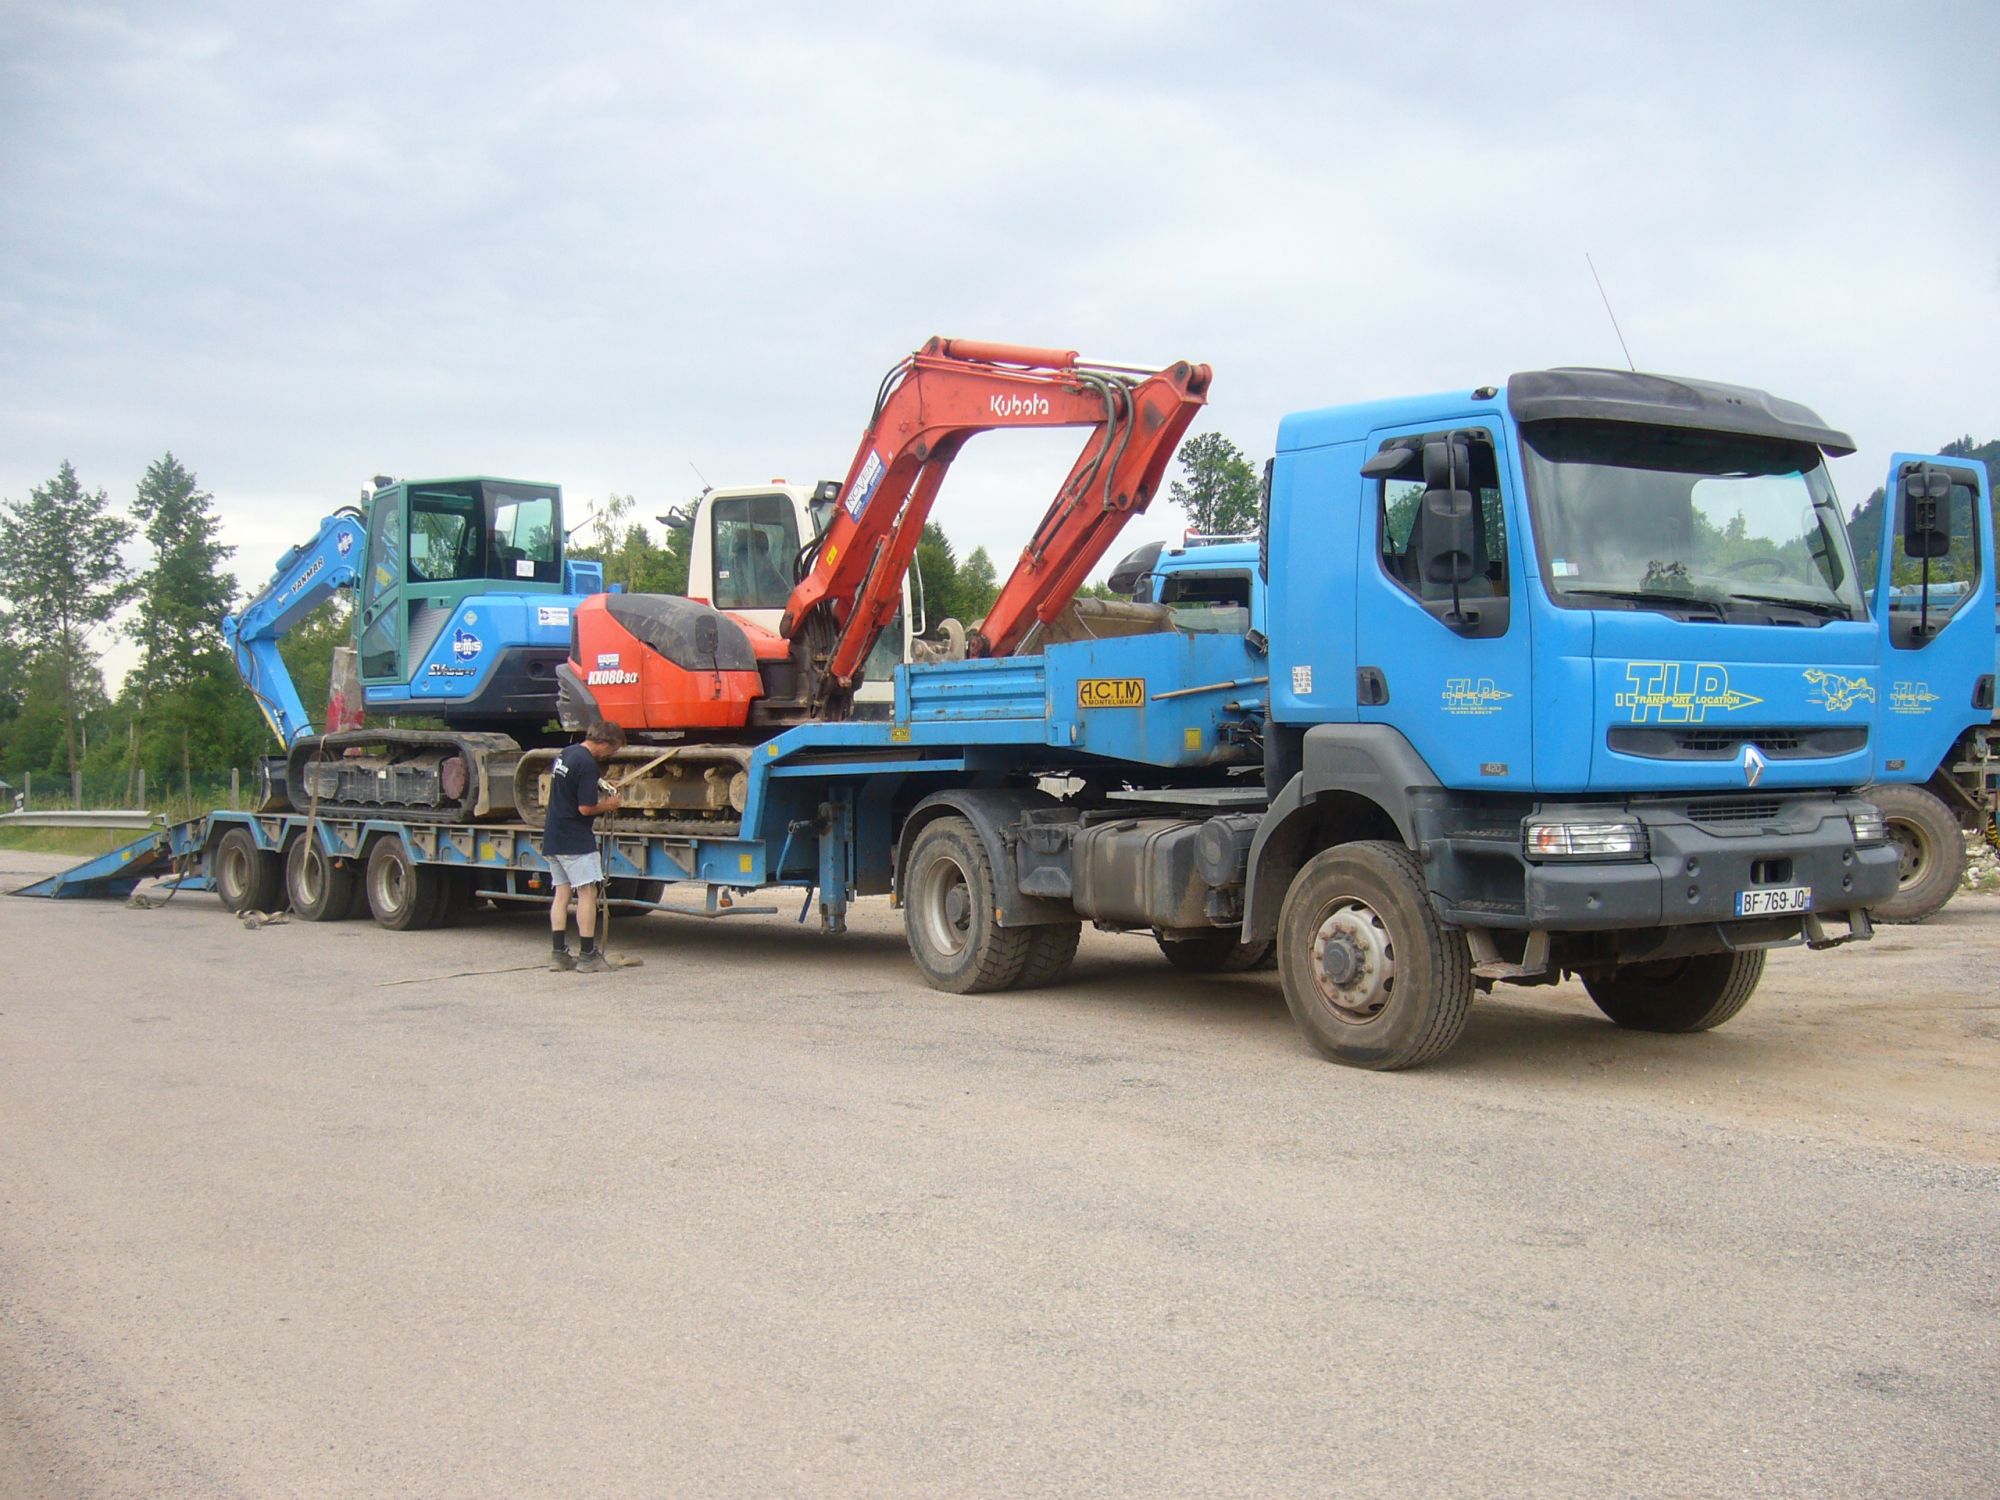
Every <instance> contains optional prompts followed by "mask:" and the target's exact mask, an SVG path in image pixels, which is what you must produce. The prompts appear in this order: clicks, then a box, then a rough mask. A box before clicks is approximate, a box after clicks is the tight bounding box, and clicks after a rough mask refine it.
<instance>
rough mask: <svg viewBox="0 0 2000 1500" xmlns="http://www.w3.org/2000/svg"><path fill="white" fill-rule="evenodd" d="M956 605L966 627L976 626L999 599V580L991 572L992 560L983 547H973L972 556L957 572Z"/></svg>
mask: <svg viewBox="0 0 2000 1500" xmlns="http://www.w3.org/2000/svg"><path fill="white" fill-rule="evenodd" d="M955 593H956V594H957V605H958V608H959V609H960V611H962V613H960V615H959V619H960V620H962V621H964V622H965V624H966V625H967V626H972V625H975V624H977V623H978V622H979V621H981V620H983V619H985V618H986V612H987V611H988V610H989V609H991V608H992V607H993V601H994V600H995V599H997V598H999V597H1000V580H999V579H998V578H997V577H996V576H995V575H994V572H993V559H992V558H990V557H988V556H987V555H986V549H985V548H984V547H974V548H973V549H972V556H970V557H968V558H967V559H966V560H965V564H964V566H963V567H961V568H960V569H959V570H958V587H957V589H956V590H955Z"/></svg>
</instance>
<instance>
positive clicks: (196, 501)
mask: <svg viewBox="0 0 2000 1500" xmlns="http://www.w3.org/2000/svg"><path fill="white" fill-rule="evenodd" d="M214 504H215V497H214V496H213V495H211V494H210V493H209V492H208V491H206V490H204V489H202V488H201V487H200V486H199V484H197V483H196V480H195V476H194V475H193V473H191V472H190V471H189V470H188V469H187V468H186V467H185V466H184V465H183V464H182V463H181V461H180V460H179V459H177V458H175V457H174V456H173V454H171V453H169V454H167V455H166V456H165V457H163V458H161V459H158V460H157V461H155V462H154V463H153V464H152V465H150V466H149V467H148V468H147V470H146V473H145V476H144V477H143V478H142V479H141V480H140V481H139V490H138V493H137V495H135V496H134V498H133V501H132V513H133V514H134V515H135V516H137V517H138V518H139V520H140V522H141V523H142V525H143V526H144V528H145V534H146V540H147V541H148V542H149V543H151V544H152V548H153V561H152V566H150V567H149V568H147V569H146V571H145V572H144V573H142V574H140V575H139V580H138V585H137V588H138V601H139V609H138V613H137V617H136V618H135V619H134V620H133V622H132V624H131V625H130V626H129V627H128V628H127V632H126V633H127V634H128V635H129V636H130V637H131V638H132V640H133V641H135V642H136V643H137V644H138V646H139V665H138V667H137V668H136V669H135V670H134V672H133V674H132V676H133V679H134V680H133V681H131V682H128V683H127V684H126V692H127V695H128V696H131V695H133V694H135V693H136V706H135V713H136V716H137V723H136V725H135V730H134V733H133V735H132V739H131V769H132V770H136V769H137V766H138V761H139V752H140V739H141V736H142V735H143V736H144V737H145V738H146V740H147V741H148V748H149V749H154V748H158V747H160V746H161V742H162V741H165V742H167V743H170V744H171V745H172V746H173V748H175V749H177V750H178V752H179V753H178V755H177V757H176V759H178V761H179V762H180V769H181V775H182V778H183V780H184V781H185V780H188V779H191V778H192V775H193V768H194V762H195V759H196V756H195V740H196V738H197V732H198V731H199V737H200V739H201V740H202V745H201V750H202V754H201V757H200V758H201V759H202V761H203V762H204V763H205V764H208V763H217V762H221V761H223V760H224V759H229V760H233V759H234V756H231V755H228V753H227V752H228V751H230V750H233V749H234V748H236V747H235V746H233V745H227V744H225V743H224V738H225V737H224V736H222V735H220V734H218V733H217V732H216V731H218V730H220V729H222V728H223V725H224V723H226V720H227V717H228V716H227V715H223V716H220V717H219V716H218V715H217V713H216V708H217V706H218V704H219V703H220V702H222V701H225V700H226V697H227V695H228V694H229V692H230V691H232V690H233V689H234V688H235V685H236V673H235V671H234V669H233V668H232V666H231V664H230V661H229V656H228V653H227V652H226V651H225V650H224V649H223V644H222V617H223V616H224V615H226V614H228V613H229V607H230V604H231V601H233V600H234V599H235V597H236V577H235V575H234V574H233V573H226V572H224V571H222V565H223V563H224V562H226V561H227V560H228V559H229V557H230V555H231V554H232V553H233V552H234V551H235V550H236V549H235V548H233V547H225V546H224V545H223V544H222V543H221V541H220V540H218V530H219V523H218V522H217V520H216V517H215V513H214V509H213V507H214ZM151 759H152V760H153V762H154V763H155V764H158V762H159V760H160V757H159V756H157V755H155V756H153V757H151Z"/></svg>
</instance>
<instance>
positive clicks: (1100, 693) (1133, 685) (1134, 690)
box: [1076, 677, 1146, 708]
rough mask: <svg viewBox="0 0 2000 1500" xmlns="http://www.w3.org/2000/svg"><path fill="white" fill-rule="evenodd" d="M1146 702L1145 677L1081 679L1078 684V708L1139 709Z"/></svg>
mask: <svg viewBox="0 0 2000 1500" xmlns="http://www.w3.org/2000/svg"><path fill="white" fill-rule="evenodd" d="M1145 702H1146V679H1145V678H1143V677H1080V678H1078V679H1077V683H1076V706H1077V707H1078V708H1139V707H1142V706H1143V705H1144V704H1145Z"/></svg>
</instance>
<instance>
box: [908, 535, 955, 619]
mask: <svg viewBox="0 0 2000 1500" xmlns="http://www.w3.org/2000/svg"><path fill="white" fill-rule="evenodd" d="M916 572H917V582H918V583H919V584H920V585H921V586H922V592H923V598H924V621H925V624H926V625H927V626H934V625H936V624H937V622H938V621H940V620H942V619H943V618H944V617H945V616H946V615H949V614H951V613H952V611H953V610H954V609H955V608H956V607H957V604H958V554H957V553H956V552H954V551H953V550H952V546H951V538H949V537H947V536H946V535H945V534H944V528H943V527H942V526H940V525H938V523H937V522H935V521H926V522H924V529H923V534H922V535H921V536H919V537H918V538H917V560H916Z"/></svg>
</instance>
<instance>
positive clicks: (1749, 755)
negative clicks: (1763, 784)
mask: <svg viewBox="0 0 2000 1500" xmlns="http://www.w3.org/2000/svg"><path fill="white" fill-rule="evenodd" d="M1766 764H1767V762H1766V761H1765V759H1764V756H1763V753H1762V752H1761V751H1759V750H1758V748H1757V747H1756V746H1755V745H1745V746H1744V747H1743V784H1744V785H1745V786H1755V785H1756V784H1757V783H1758V782H1759V781H1760V780H1762V779H1763V776H1764V767H1765V765H1766Z"/></svg>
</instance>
